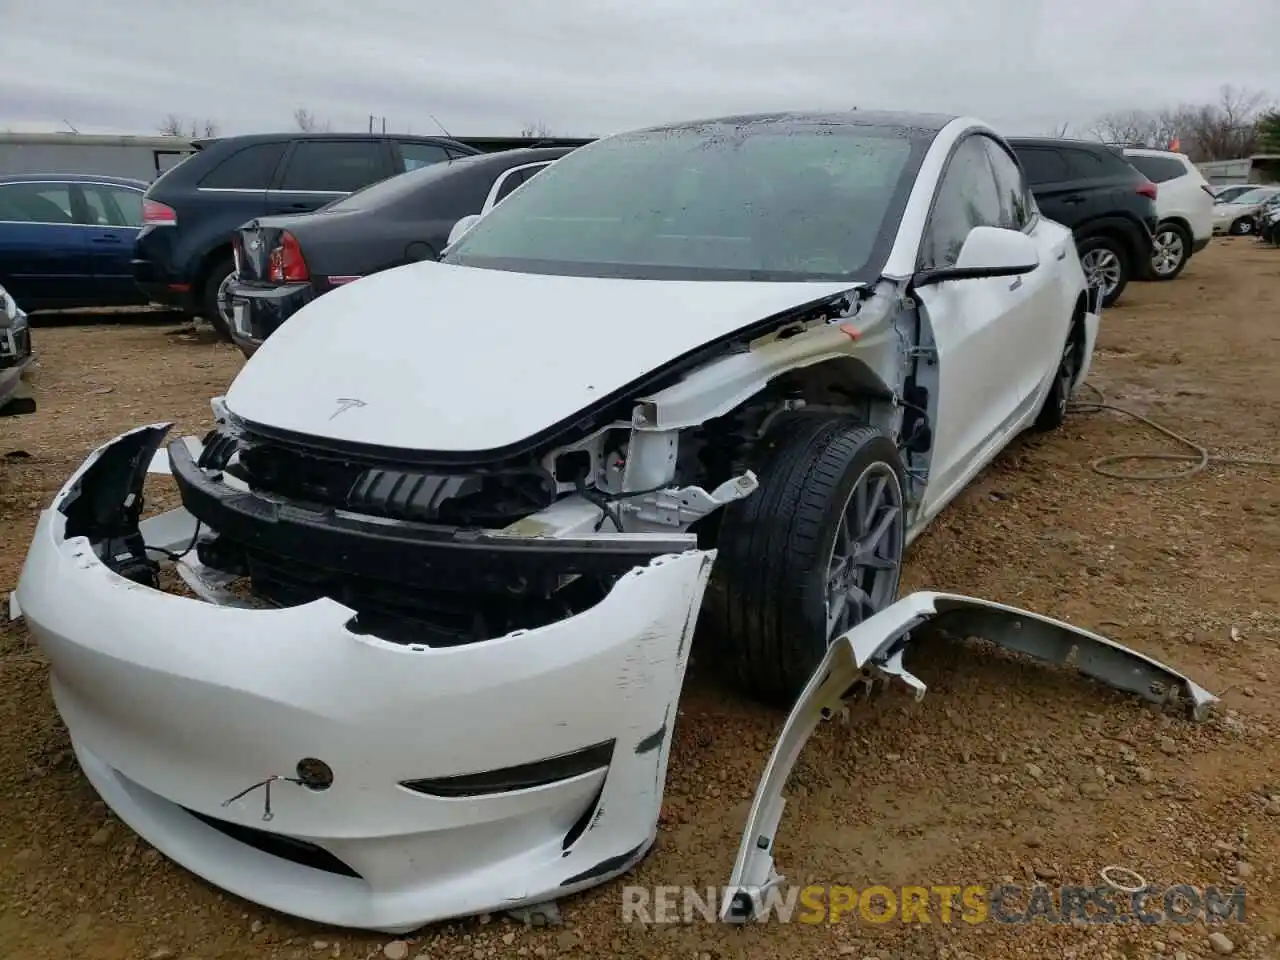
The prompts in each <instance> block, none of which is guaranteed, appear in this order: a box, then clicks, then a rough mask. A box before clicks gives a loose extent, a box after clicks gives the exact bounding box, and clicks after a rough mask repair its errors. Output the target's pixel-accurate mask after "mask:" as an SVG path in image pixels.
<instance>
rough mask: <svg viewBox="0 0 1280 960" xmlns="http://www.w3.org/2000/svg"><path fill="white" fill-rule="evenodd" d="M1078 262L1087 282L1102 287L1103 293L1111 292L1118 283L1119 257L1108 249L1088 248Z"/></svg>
mask: <svg viewBox="0 0 1280 960" xmlns="http://www.w3.org/2000/svg"><path fill="white" fill-rule="evenodd" d="M1080 263H1081V266H1083V267H1084V272H1085V276H1086V277H1087V278H1088V280H1089V283H1090V284H1091V285H1093V286H1100V287H1102V292H1103V294H1104V295H1109V294H1111V293H1112V292H1113V291H1114V290H1115V288H1116V287H1118V286H1119V285H1120V258H1119V257H1117V256H1116V255H1115V254H1114V253H1112V252H1111V251H1110V250H1090V251H1089V252H1088V253H1086V254H1085V255H1084V257H1083V258H1081V261H1080Z"/></svg>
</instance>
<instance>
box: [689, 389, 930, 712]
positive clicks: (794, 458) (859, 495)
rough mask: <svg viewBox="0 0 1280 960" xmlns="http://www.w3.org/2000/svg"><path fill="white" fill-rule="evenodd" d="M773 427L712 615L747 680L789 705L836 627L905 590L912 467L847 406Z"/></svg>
mask: <svg viewBox="0 0 1280 960" xmlns="http://www.w3.org/2000/svg"><path fill="white" fill-rule="evenodd" d="M772 436H773V439H772V440H771V441H770V442H769V449H768V450H767V452H766V456H765V461H764V463H763V465H762V467H761V469H760V472H759V477H760V488H759V489H758V490H757V491H756V492H755V493H754V494H753V495H752V496H750V497H747V498H746V499H745V500H741V501H738V502H735V503H732V504H730V505H729V506H727V507H726V508H725V513H724V517H723V519H722V522H721V525H720V533H719V537H718V543H717V547H718V550H719V554H718V557H717V560H716V566H715V570H714V571H713V575H712V582H711V584H710V588H709V590H708V604H707V607H708V609H707V614H708V618H707V619H708V621H709V624H708V625H709V627H710V629H711V631H712V632H713V633H714V634H715V642H716V643H717V646H718V647H719V649H720V652H721V653H722V654H723V656H724V657H725V658H726V659H727V660H728V661H729V662H730V663H731V664H732V667H733V670H734V672H735V673H736V675H737V677H738V679H739V681H740V683H741V684H742V686H743V687H744V688H745V689H746V690H747V692H748V693H749V694H750V695H751V696H753V697H755V698H757V699H759V700H761V701H763V702H765V703H768V704H770V705H773V706H778V707H782V708H787V707H790V706H791V705H792V703H794V701H795V698H796V697H797V696H798V695H799V694H800V692H801V691H802V690H803V689H804V686H805V684H806V683H807V682H808V680H809V678H810V676H811V675H812V673H813V671H814V670H815V669H817V667H818V665H819V664H820V663H821V662H822V658H823V657H824V656H826V652H827V647H828V646H829V645H830V643H831V641H832V640H833V639H834V638H835V637H837V636H839V635H840V634H841V633H844V632H845V631H847V630H849V629H850V628H851V627H854V626H857V625H858V624H859V623H861V622H862V621H863V620H865V619H867V618H868V617H870V616H871V615H872V614H874V613H877V612H879V611H880V610H882V609H884V608H885V607H887V606H888V605H889V604H891V603H893V601H894V600H895V599H897V595H898V585H899V582H900V580H901V576H902V554H903V550H904V547H905V542H906V509H905V497H904V490H905V473H904V470H903V466H902V460H901V458H900V457H899V455H898V449H897V446H896V444H895V443H894V442H893V441H892V440H891V439H890V438H889V437H888V436H887V435H885V434H884V433H883V432H881V431H880V430H878V429H876V428H875V427H871V426H867V425H866V424H863V423H860V422H858V421H856V420H853V419H850V418H845V417H829V416H819V415H814V414H803V413H799V414H793V415H789V416H787V417H785V418H783V419H780V420H779V421H778V422H777V423H776V424H775V428H774V431H773V434H772Z"/></svg>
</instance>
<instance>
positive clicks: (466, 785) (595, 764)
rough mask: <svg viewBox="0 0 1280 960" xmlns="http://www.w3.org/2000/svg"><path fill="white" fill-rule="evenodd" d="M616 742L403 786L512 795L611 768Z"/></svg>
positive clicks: (441, 792)
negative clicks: (509, 765) (514, 764)
mask: <svg viewBox="0 0 1280 960" xmlns="http://www.w3.org/2000/svg"><path fill="white" fill-rule="evenodd" d="M616 742H617V741H615V740H605V741H604V742H603V743H596V744H593V745H591V746H589V747H583V748H582V749H581V750H574V751H573V752H572V753H562V754H560V755H559V756H558V757H548V758H547V759H545V760H534V761H533V762H531V763H522V764H519V765H518V766H514V767H503V768H502V769H500V770H486V771H484V772H483V773H464V774H458V775H457V776H452V777H429V778H424V779H421V780H402V781H401V782H400V786H402V787H405V788H406V789H408V790H412V791H414V792H415V793H423V794H427V795H428V796H432V797H449V798H455V797H483V796H489V795H491V794H495V793H512V792H514V791H516V790H531V789H533V788H535V787H546V786H550V785H551V784H553V783H560V782H561V781H564V780H572V779H573V778H574V777H580V776H583V775H584V774H588V773H595V772H596V771H598V770H605V769H607V768H608V766H609V763H610V761H611V760H612V759H613V748H614V744H615V743H616Z"/></svg>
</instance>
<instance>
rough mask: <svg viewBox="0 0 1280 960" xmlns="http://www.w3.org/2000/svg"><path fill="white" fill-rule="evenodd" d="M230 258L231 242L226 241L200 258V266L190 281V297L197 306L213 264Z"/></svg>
mask: <svg viewBox="0 0 1280 960" xmlns="http://www.w3.org/2000/svg"><path fill="white" fill-rule="evenodd" d="M232 256H233V254H232V252H231V241H230V240H228V241H227V242H226V243H224V244H222V245H221V246H217V247H214V248H213V249H212V250H210V251H209V252H208V253H206V254H205V255H204V256H203V257H201V258H200V266H199V267H197V268H196V275H195V277H194V278H193V279H192V281H191V296H192V299H193V300H194V301H195V302H196V304H197V305H199V304H200V300H201V298H202V297H203V296H204V287H205V284H206V283H208V282H209V274H210V273H212V272H213V267H214V264H217V263H221V262H222V261H223V260H230V259H231V258H232Z"/></svg>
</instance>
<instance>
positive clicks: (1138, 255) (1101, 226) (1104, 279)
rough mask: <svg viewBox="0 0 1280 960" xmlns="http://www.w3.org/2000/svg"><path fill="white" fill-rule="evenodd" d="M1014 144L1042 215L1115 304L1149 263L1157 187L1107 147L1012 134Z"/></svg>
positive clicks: (1107, 302) (1118, 152)
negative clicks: (1063, 234)
mask: <svg viewBox="0 0 1280 960" xmlns="http://www.w3.org/2000/svg"><path fill="white" fill-rule="evenodd" d="M1009 145H1010V146H1011V147H1013V150H1014V152H1015V153H1016V154H1017V155H1018V159H1019V161H1021V163H1022V169H1023V172H1024V173H1026V176H1027V182H1028V183H1029V184H1030V186H1031V192H1032V193H1033V194H1035V198H1036V204H1037V205H1038V206H1039V207H1040V212H1041V213H1042V214H1044V215H1045V216H1046V217H1048V218H1049V219H1050V220H1056V221H1058V223H1060V224H1062V225H1063V226H1064V227H1069V228H1071V231H1072V233H1074V234H1075V237H1076V249H1077V250H1079V252H1080V263H1081V265H1082V266H1083V267H1084V270H1085V274H1086V275H1088V277H1089V279H1090V281H1091V282H1093V283H1095V284H1098V285H1100V286H1101V287H1102V292H1103V299H1102V303H1103V305H1104V306H1108V307H1109V306H1111V305H1112V304H1113V303H1115V302H1116V301H1117V300H1119V299H1120V294H1121V293H1123V292H1124V288H1125V285H1126V284H1128V282H1129V280H1130V279H1131V278H1132V277H1133V276H1135V275H1138V276H1142V275H1145V273H1146V266H1147V264H1150V263H1151V255H1152V236H1153V235H1154V233H1155V229H1156V223H1157V217H1156V185H1155V184H1154V183H1152V182H1151V181H1150V180H1148V179H1147V178H1146V177H1145V176H1143V175H1142V174H1141V173H1140V172H1138V170H1136V169H1135V168H1134V167H1133V166H1131V165H1130V163H1129V161H1128V160H1126V159H1125V156H1124V152H1123V150H1121V148H1119V147H1112V146H1109V145H1108V144H1105V143H1094V142H1090V141H1087V140H1058V139H1049V138H1028V137H1011V138H1009Z"/></svg>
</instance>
